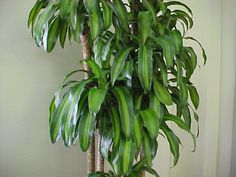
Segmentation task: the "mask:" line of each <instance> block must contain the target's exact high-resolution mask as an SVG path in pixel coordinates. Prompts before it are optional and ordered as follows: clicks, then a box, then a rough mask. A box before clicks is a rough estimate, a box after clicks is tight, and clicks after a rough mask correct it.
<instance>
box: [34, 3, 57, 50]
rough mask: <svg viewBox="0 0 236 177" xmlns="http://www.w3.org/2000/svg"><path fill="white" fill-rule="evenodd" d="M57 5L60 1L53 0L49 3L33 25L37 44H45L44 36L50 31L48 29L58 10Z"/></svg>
mask: <svg viewBox="0 0 236 177" xmlns="http://www.w3.org/2000/svg"><path fill="white" fill-rule="evenodd" d="M57 5H58V1H51V2H50V3H49V4H48V6H47V8H46V9H45V11H44V13H42V14H40V15H39V16H38V19H37V22H36V23H35V25H34V27H33V36H34V40H35V42H36V44H37V46H42V44H43V37H44V35H45V34H47V33H48V30H47V28H48V24H49V21H50V19H51V18H52V17H53V16H54V14H55V12H56V11H57ZM44 45H46V44H44ZM45 48H46V47H45Z"/></svg>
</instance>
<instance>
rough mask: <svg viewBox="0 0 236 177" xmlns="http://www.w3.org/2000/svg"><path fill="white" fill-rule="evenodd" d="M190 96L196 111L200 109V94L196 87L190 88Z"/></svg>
mask: <svg viewBox="0 0 236 177" xmlns="http://www.w3.org/2000/svg"><path fill="white" fill-rule="evenodd" d="M188 91H189V95H190V98H191V100H192V103H193V105H194V107H195V109H198V107H199V94H198V92H197V89H196V88H195V87H194V86H189V87H188Z"/></svg>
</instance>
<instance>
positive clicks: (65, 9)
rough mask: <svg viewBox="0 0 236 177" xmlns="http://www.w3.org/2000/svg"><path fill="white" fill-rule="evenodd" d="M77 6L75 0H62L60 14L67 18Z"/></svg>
mask: <svg viewBox="0 0 236 177" xmlns="http://www.w3.org/2000/svg"><path fill="white" fill-rule="evenodd" d="M74 6H75V0H70V1H68V0H60V15H61V17H62V18H66V17H67V16H68V14H69V12H70V10H71V8H73V7H74Z"/></svg>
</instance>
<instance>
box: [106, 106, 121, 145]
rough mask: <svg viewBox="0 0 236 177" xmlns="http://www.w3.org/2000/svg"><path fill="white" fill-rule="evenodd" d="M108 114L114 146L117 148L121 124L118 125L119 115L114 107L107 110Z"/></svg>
mask: <svg viewBox="0 0 236 177" xmlns="http://www.w3.org/2000/svg"><path fill="white" fill-rule="evenodd" d="M108 114H109V116H110V119H111V121H112V127H113V139H114V146H117V145H118V143H119V140H120V134H121V128H120V127H121V123H120V117H119V113H118V111H117V110H116V108H115V107H112V108H110V109H109V110H108Z"/></svg>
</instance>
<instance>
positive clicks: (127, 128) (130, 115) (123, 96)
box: [113, 87, 134, 139]
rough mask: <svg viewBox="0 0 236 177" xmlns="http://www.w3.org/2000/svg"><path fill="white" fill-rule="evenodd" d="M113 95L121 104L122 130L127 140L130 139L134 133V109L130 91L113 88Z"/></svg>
mask: <svg viewBox="0 0 236 177" xmlns="http://www.w3.org/2000/svg"><path fill="white" fill-rule="evenodd" d="M113 93H114V94H115V96H116V99H117V100H118V103H119V111H120V118H121V123H122V129H123V131H124V134H125V136H126V138H128V139H129V138H130V137H131V135H132V132H133V119H134V108H133V101H132V97H131V94H130V92H129V90H128V89H127V88H125V87H115V88H113Z"/></svg>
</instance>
